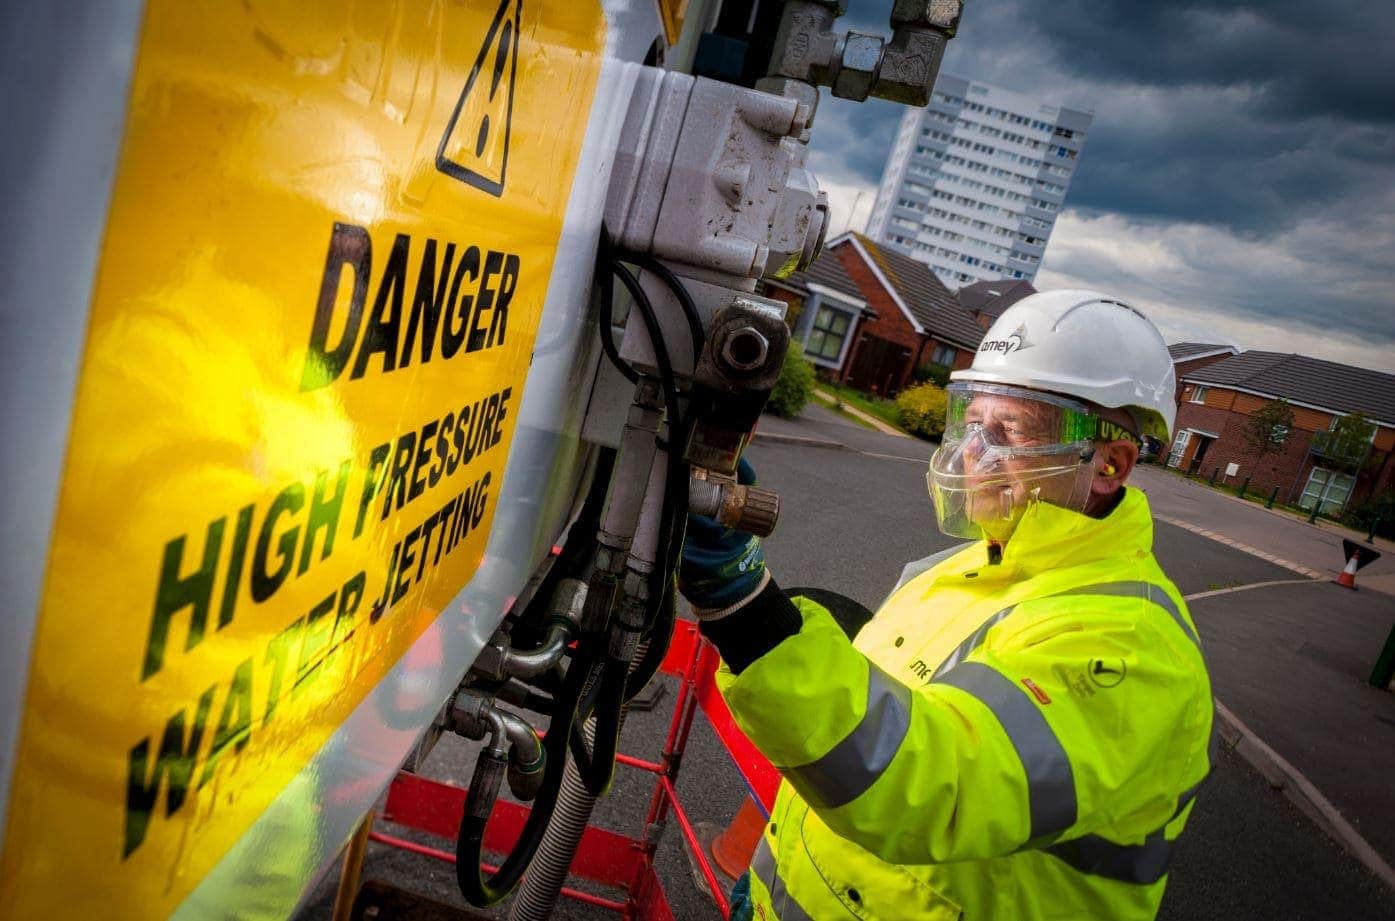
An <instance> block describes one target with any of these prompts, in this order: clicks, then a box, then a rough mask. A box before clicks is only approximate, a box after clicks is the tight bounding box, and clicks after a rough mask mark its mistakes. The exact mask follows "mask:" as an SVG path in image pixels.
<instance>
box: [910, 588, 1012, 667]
mask: <svg viewBox="0 0 1395 921" xmlns="http://www.w3.org/2000/svg"><path fill="white" fill-rule="evenodd" d="M1015 610H1017V605H1015V604H1014V605H1012V606H1010V607H1006V608H1003V609H1002V610H1001V611H999V612H998V613H996V614H994V615H993V616H992V617H990V618H988V619H987V620H985V621H984V622H983V625H982V626H980V627H979V628H978V629H977V630H975V631H974V632H973V633H970V634H969V638H968V639H966V640H965V641H964V642H962V643H960V644H959V646H958V647H957V648H956V649H955V650H954V652H951V653H950V654H949V657H948V658H946V659H945V660H944V661H943V662H941V663H940V667H939V668H937V669H935V674H933V675H931V676H930V680H931V681H934V680H935V679H936V678H938V677H940V676H941V675H943V674H944V673H945V672H947V671H949V670H950V669H951V668H953V667H954V666H956V665H958V664H959V663H960V662H962V661H964V660H965V659H967V658H968V657H969V653H971V652H973V651H974V650H975V649H977V648H978V647H980V646H982V645H983V641H984V639H985V638H987V636H988V631H989V630H990V629H991V628H992V627H993V625H994V624H996V623H997V622H998V621H1000V620H1002V619H1003V618H1004V617H1007V616H1008V615H1009V614H1011V613H1012V612H1013V611H1015Z"/></svg>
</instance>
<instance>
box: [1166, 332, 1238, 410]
mask: <svg viewBox="0 0 1395 921" xmlns="http://www.w3.org/2000/svg"><path fill="white" fill-rule="evenodd" d="M1167 353H1168V354H1169V355H1171V356H1172V370H1173V372H1174V373H1176V375H1177V402H1178V403H1181V402H1182V378H1184V377H1186V376H1187V375H1188V374H1190V373H1192V372H1193V371H1198V370H1200V369H1201V368H1204V367H1206V366H1207V365H1210V364H1215V363H1216V362H1218V361H1220V360H1221V359H1222V358H1229V357H1230V356H1231V355H1238V354H1239V353H1240V350H1239V349H1237V348H1236V347H1235V346H1233V345H1219V344H1216V343H1209V342H1178V343H1174V344H1173V345H1169V346H1168V347H1167Z"/></svg>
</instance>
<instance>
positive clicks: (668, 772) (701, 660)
mask: <svg viewBox="0 0 1395 921" xmlns="http://www.w3.org/2000/svg"><path fill="white" fill-rule="evenodd" d="M717 666H718V656H717V651H716V649H714V648H713V647H712V645H711V644H710V643H708V642H707V641H706V640H704V639H703V638H702V635H701V634H700V633H699V632H698V629H697V624H695V623H692V622H691V621H678V622H677V623H676V624H675V625H674V632H673V642H672V643H671V644H670V646H669V650H668V654H667V655H666V656H665V657H664V661H663V663H662V665H661V666H660V670H661V671H663V672H664V673H665V674H668V675H675V676H677V677H678V678H679V686H678V695H677V700H675V701H674V705H673V717H672V719H671V720H670V721H669V728H668V734H667V736H666V738H665V740H664V747H663V751H662V754H661V755H660V758H659V760H658V761H657V762H656V761H646V760H644V759H642V758H636V757H633V756H631V755H624V754H618V755H616V758H615V760H616V762H617V763H619V764H622V765H625V766H626V767H631V768H635V769H637V770H641V771H648V772H649V773H651V774H655V775H657V776H656V778H655V783H654V792H653V794H652V795H651V797H650V802H649V809H648V812H647V814H646V818H645V823H644V831H643V836H642V837H641V838H638V839H635V838H628V837H625V836H624V835H620V834H617V833H615V832H612V831H606V830H604V829H600V828H596V827H594V826H588V827H587V828H586V830H585V831H584V832H583V833H582V836H581V843H580V845H579V846H578V848H577V853H576V857H575V859H574V860H573V861H572V868H571V869H572V873H573V874H574V875H575V876H578V877H581V878H583V879H586V880H589V881H591V882H594V883H599V884H601V885H604V886H610V887H615V888H620V889H623V890H625V892H626V901H624V902H618V901H614V900H611V899H607V898H604V897H603V896H598V895H593V894H591V893H589V892H583V891H581V890H579V889H574V888H571V887H564V888H563V889H562V891H561V894H562V895H563V896H564V897H566V898H569V899H574V900H576V901H580V902H585V903H587V904H589V905H595V906H598V907H601V908H608V909H610V910H611V911H614V912H617V913H618V914H620V915H621V916H622V917H623V918H625V919H634V918H642V919H646V921H651V919H652V921H673V912H672V910H671V908H670V907H669V904H668V899H667V897H666V896H665V894H664V890H663V886H662V885H661V884H660V882H659V879H658V876H657V875H656V874H655V873H654V852H655V850H656V848H657V845H658V839H659V832H660V831H661V830H662V827H663V825H664V823H665V822H666V821H667V817H668V812H669V809H670V808H672V810H673V814H674V816H675V817H676V818H677V819H678V825H679V828H680V830H681V831H682V833H683V838H684V840H685V841H686V842H687V846H688V851H689V853H690V854H691V855H692V856H693V857H694V858H695V859H696V860H697V862H698V867H699V869H700V870H701V872H702V876H703V879H704V880H706V882H707V885H708V887H709V888H710V889H711V894H712V897H713V900H714V901H715V902H716V904H717V908H718V910H719V911H720V913H721V915H722V917H723V918H724V919H726V918H729V917H730V914H731V907H730V905H729V904H728V902H727V899H726V894H725V893H724V892H723V891H722V887H721V886H720V885H719V884H718V881H717V875H716V871H715V870H714V869H713V867H712V861H711V860H710V858H709V857H708V855H707V854H706V853H705V852H704V849H703V847H702V845H701V843H700V842H699V841H698V839H697V834H696V832H695V831H694V829H693V824H692V821H691V820H690V819H689V817H688V813H687V811H686V810H685V809H684V808H683V805H682V803H681V802H680V801H679V799H678V790H677V787H676V782H677V779H678V768H679V765H680V764H681V762H682V756H683V752H684V750H685V749H686V748H687V745H688V737H689V734H690V733H691V731H692V726H693V718H694V716H695V715H696V712H697V710H698V709H699V708H700V709H701V710H702V712H703V714H704V715H705V716H706V717H707V719H708V721H709V722H711V724H712V729H713V731H714V732H715V733H716V735H717V738H718V739H719V740H720V741H721V742H722V745H723V746H724V747H725V748H726V750H727V752H728V754H730V755H731V757H732V761H733V762H734V763H735V765H736V768H737V770H738V771H739V772H740V773H741V776H742V778H743V779H744V780H745V782H746V785H747V786H748V787H749V788H750V790H751V793H752V796H753V798H754V799H755V801H756V802H757V804H758V805H760V806H761V807H762V811H764V812H765V813H766V815H767V816H768V815H769V813H770V808H771V807H772V806H773V805H774V802H775V792H776V789H777V788H778V787H779V785H780V774H779V772H778V771H777V770H776V769H775V767H774V766H773V765H772V764H771V763H770V762H769V761H768V760H767V759H766V758H765V756H764V755H762V754H761V753H760V751H759V750H757V749H756V747H755V745H754V744H752V743H751V740H750V739H748V738H747V737H746V734H745V733H744V732H742V731H741V728H740V727H739V726H737V724H736V720H735V719H733V718H732V715H731V711H730V710H729V709H727V705H726V701H724V700H722V697H721V694H720V693H719V692H718V690H717V685H716V672H717ZM464 806H465V790H464V789H463V788H461V787H457V786H454V785H452V784H445V783H439V782H437V781H434V780H429V779H427V778H425V777H421V776H418V775H416V774H409V773H406V772H401V773H399V774H398V775H397V777H396V778H394V779H393V782H392V785H391V786H390V787H389V789H388V797H387V804H386V806H385V808H384V810H383V813H382V818H383V819H385V820H386V821H389V822H392V823H394V824H396V825H401V826H404V827H407V828H414V829H417V830H419V831H423V832H427V833H429V834H431V835H434V836H436V837H439V838H444V839H446V840H448V841H449V840H454V838H455V835H456V830H457V829H456V825H457V823H458V822H459V817H460V814H461V813H462V812H463V810H464ZM527 816H528V809H527V807H525V806H520V805H518V804H517V803H510V802H507V801H504V800H499V801H497V802H496V803H495V804H494V811H493V813H492V814H491V816H490V821H489V825H488V826H487V827H486V829H485V840H484V846H485V849H486V850H488V851H490V852H492V853H499V854H503V853H507V852H508V851H509V850H510V849H511V848H512V847H513V845H514V843H515V842H516V841H517V840H518V836H519V834H520V833H521V832H522V830H523V824H524V822H525V821H526V820H527ZM369 838H370V839H371V840H373V841H377V842H379V843H381V844H385V845H388V846H389V847H395V848H399V849H401V850H405V851H410V852H411V853H415V854H422V855H425V856H427V857H431V858H433V859H436V860H441V861H444V862H447V863H455V855H454V854H452V853H450V852H448V851H444V850H439V849H437V848H433V847H429V846H427V845H422V844H417V843H415V842H413V841H408V840H406V839H404V838H399V837H396V836H393V835H389V834H385V833H383V832H378V831H374V832H372V833H371V834H370V835H369ZM495 869H496V868H494V867H490V866H487V865H486V867H485V870H486V872H491V873H492V872H494V870H495Z"/></svg>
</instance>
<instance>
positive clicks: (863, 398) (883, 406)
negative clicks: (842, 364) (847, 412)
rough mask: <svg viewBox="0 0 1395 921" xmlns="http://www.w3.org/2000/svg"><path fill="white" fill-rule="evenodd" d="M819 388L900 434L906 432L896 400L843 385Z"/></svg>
mask: <svg viewBox="0 0 1395 921" xmlns="http://www.w3.org/2000/svg"><path fill="white" fill-rule="evenodd" d="M819 387H820V388H822V389H823V390H825V391H826V392H828V393H831V394H833V395H834V396H835V397H836V398H837V399H838V400H840V401H841V402H843V403H846V404H847V405H848V406H851V407H853V408H854V409H859V410H861V411H862V412H865V413H867V415H869V416H876V417H877V418H878V419H880V420H882V421H883V422H885V423H886V424H887V425H890V426H892V427H893V428H895V429H896V430H897V431H898V432H900V431H905V430H904V429H903V428H901V414H900V413H899V412H897V410H896V401H895V400H887V399H884V398H882V397H874V396H872V395H871V394H868V393H863V392H862V391H861V390H854V389H853V388H851V387H848V386H845V385H843V384H824V383H821V384H819ZM834 408H835V409H836V408H837V407H836V406H835V407H834Z"/></svg>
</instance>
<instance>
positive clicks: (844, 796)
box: [782, 660, 911, 808]
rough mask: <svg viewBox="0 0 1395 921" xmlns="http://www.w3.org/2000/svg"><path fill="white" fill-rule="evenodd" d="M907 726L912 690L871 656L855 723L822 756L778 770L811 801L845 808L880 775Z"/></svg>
mask: <svg viewBox="0 0 1395 921" xmlns="http://www.w3.org/2000/svg"><path fill="white" fill-rule="evenodd" d="M910 725H911V689H910V688H908V687H906V686H905V685H904V684H902V683H901V682H899V681H897V680H896V679H895V678H892V677H891V676H890V675H888V674H887V673H886V672H884V671H882V670H881V669H880V668H877V666H875V665H873V664H872V662H871V661H870V660H869V661H868V662H867V709H866V711H864V712H863V714H862V719H861V720H860V721H859V722H858V724H857V726H855V727H854V728H853V731H852V732H850V733H848V734H847V735H846V736H844V737H843V740H842V741H841V742H839V743H838V744H837V745H835V746H833V748H832V749H830V750H829V752H828V754H826V755H824V756H823V757H822V758H820V759H818V760H817V761H812V762H810V763H809V764H802V765H799V766H798V767H788V768H782V771H783V773H784V775H785V777H787V778H788V779H789V781H790V782H791V783H793V784H794V785H795V787H796V788H797V789H798V790H799V792H800V793H801V794H802V795H803V796H804V798H805V799H806V800H808V801H809V802H810V803H812V804H813V805H815V806H822V807H825V808H836V807H838V806H846V805H847V804H848V803H851V802H852V801H853V800H855V799H857V798H858V797H859V796H861V795H862V794H863V793H866V792H867V789H868V788H869V787H871V786H872V784H874V783H876V782H877V778H878V777H881V776H882V772H884V771H885V770H886V769H887V766H888V765H890V764H891V760H892V759H893V758H895V757H896V752H897V751H899V750H900V748H901V740H902V739H904V738H905V737H906V730H908V729H909V728H910Z"/></svg>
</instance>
